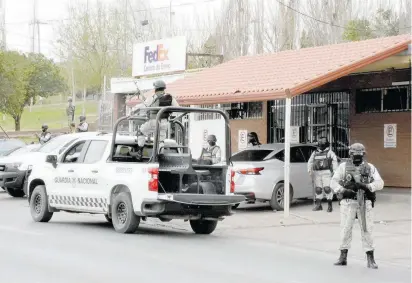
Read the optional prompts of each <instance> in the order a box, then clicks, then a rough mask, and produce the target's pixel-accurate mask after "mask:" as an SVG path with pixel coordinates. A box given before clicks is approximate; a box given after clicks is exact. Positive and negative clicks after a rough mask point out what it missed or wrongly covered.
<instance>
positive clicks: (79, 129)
mask: <svg viewBox="0 0 412 283" xmlns="http://www.w3.org/2000/svg"><path fill="white" fill-rule="evenodd" d="M79 118H80V124H79V125H78V126H77V132H79V133H84V132H87V131H88V130H89V124H87V122H86V117H85V116H80V117H79Z"/></svg>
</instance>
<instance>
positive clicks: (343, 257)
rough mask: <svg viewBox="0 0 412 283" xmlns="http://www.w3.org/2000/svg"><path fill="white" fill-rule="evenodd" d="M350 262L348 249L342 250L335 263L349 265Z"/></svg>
mask: <svg viewBox="0 0 412 283" xmlns="http://www.w3.org/2000/svg"><path fill="white" fill-rule="evenodd" d="M347 264H348V250H341V251H340V257H339V259H338V261H337V262H335V263H334V265H347Z"/></svg>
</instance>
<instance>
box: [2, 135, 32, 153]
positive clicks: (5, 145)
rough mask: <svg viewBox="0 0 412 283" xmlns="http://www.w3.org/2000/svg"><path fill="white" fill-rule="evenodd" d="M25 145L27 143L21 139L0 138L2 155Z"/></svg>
mask: <svg viewBox="0 0 412 283" xmlns="http://www.w3.org/2000/svg"><path fill="white" fill-rule="evenodd" d="M25 145H26V143H25V142H23V141H21V140H19V139H0V157H2V156H7V155H8V154H10V153H11V152H13V151H14V150H16V149H18V148H21V147H23V146H25Z"/></svg>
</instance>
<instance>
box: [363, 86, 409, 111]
mask: <svg viewBox="0 0 412 283" xmlns="http://www.w3.org/2000/svg"><path fill="white" fill-rule="evenodd" d="M355 106H356V113H388V112H405V111H411V86H410V85H406V86H391V87H381V88H368V89H359V90H357V91H356V97H355Z"/></svg>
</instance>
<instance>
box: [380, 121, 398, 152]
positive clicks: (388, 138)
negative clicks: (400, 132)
mask: <svg viewBox="0 0 412 283" xmlns="http://www.w3.org/2000/svg"><path fill="white" fill-rule="evenodd" d="M383 131H384V132H383V147H384V148H396V124H385V125H384V127H383Z"/></svg>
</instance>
